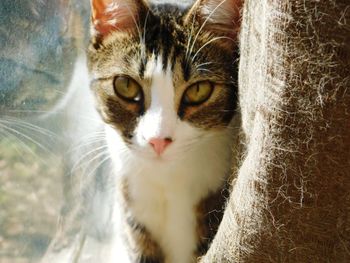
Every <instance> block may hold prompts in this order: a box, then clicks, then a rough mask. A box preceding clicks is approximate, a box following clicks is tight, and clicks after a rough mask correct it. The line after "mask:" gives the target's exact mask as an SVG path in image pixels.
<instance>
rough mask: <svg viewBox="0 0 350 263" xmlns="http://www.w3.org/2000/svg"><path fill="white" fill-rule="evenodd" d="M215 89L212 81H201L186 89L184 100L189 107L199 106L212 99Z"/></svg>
mask: <svg viewBox="0 0 350 263" xmlns="http://www.w3.org/2000/svg"><path fill="white" fill-rule="evenodd" d="M213 89H214V84H213V83H211V82H210V81H199V82H197V83H195V84H193V85H191V86H190V87H188V88H187V89H186V91H185V93H184V96H183V99H182V100H183V102H184V103H185V104H188V105H199V104H201V103H203V102H205V101H207V100H208V99H209V98H210V96H211V93H212V92H213Z"/></svg>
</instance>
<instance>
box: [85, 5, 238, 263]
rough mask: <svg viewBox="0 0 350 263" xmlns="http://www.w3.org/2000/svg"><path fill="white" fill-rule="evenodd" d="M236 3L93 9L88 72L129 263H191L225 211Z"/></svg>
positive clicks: (234, 93) (234, 83) (234, 102)
mask: <svg viewBox="0 0 350 263" xmlns="http://www.w3.org/2000/svg"><path fill="white" fill-rule="evenodd" d="M241 4H242V2H241V1H240V0H226V1H225V0H197V1H196V2H195V3H194V4H193V6H192V7H190V8H182V7H181V6H177V5H174V4H169V3H165V4H164V3H163V4H162V3H158V4H151V3H146V2H144V1H143V0H133V1H132V0H124V1H123V0H114V1H113V0H92V5H91V6H92V30H91V44H90V46H89V49H88V68H89V74H90V80H91V82H90V83H91V84H90V86H91V89H92V91H93V93H94V95H95V100H96V108H97V110H98V112H99V113H100V115H101V117H102V119H103V120H104V122H105V131H106V140H107V144H108V147H109V152H110V156H111V159H112V161H113V172H114V174H115V175H116V179H115V184H116V185H118V186H119V188H120V196H121V197H120V201H119V203H118V204H117V205H120V206H121V207H122V211H123V212H122V219H121V220H122V223H123V224H124V225H123V227H122V228H121V231H122V233H121V235H122V237H123V240H124V243H125V245H126V247H127V250H128V255H129V259H130V261H131V262H157V263H158V262H159V263H161V262H165V263H190V262H195V260H196V259H197V258H198V257H200V256H202V255H203V254H204V253H205V252H206V250H207V249H208V246H209V244H210V242H211V240H212V239H213V237H214V235H215V232H216V230H217V227H218V225H219V223H220V220H221V216H222V210H223V208H224V205H225V195H224V192H225V189H227V184H226V182H227V180H228V177H229V175H230V165H231V145H232V138H233V136H232V134H233V131H232V126H233V122H234V119H235V118H234V117H235V115H236V113H237V110H236V107H237V93H238V91H237V74H238V73H237V58H238V50H237V35H238V30H239V23H240V7H241Z"/></svg>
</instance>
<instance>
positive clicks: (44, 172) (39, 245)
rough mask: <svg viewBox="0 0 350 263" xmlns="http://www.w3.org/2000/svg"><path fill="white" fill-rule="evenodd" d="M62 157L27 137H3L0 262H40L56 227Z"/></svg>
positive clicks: (0, 147)
mask: <svg viewBox="0 0 350 263" xmlns="http://www.w3.org/2000/svg"><path fill="white" fill-rule="evenodd" d="M61 180H62V169H61V158H60V157H58V156H55V155H54V154H53V153H50V152H48V151H47V150H46V151H45V150H44V149H41V148H40V147H39V146H38V145H35V144H34V143H33V142H30V141H28V140H26V139H25V138H20V139H18V138H15V137H10V136H7V137H2V138H0V262H1V263H22V262H23V263H25V262H38V260H39V258H40V256H41V255H42V254H43V253H44V252H45V249H46V247H47V246H48V244H49V242H50V240H51V238H52V237H53V235H54V232H55V230H56V226H57V221H58V218H59V217H58V215H59V210H60V207H61V203H60V202H58V200H62V186H61Z"/></svg>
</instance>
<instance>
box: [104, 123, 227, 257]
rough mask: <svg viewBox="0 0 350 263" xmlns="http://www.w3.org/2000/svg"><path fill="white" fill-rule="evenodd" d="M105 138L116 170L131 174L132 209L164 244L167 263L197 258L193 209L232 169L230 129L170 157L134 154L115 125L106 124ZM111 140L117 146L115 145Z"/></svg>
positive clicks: (129, 184)
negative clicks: (194, 255)
mask: <svg viewBox="0 0 350 263" xmlns="http://www.w3.org/2000/svg"><path fill="white" fill-rule="evenodd" d="M107 138H108V140H109V146H110V150H111V154H112V159H113V160H114V165H115V167H116V170H117V173H118V175H119V176H123V177H125V178H126V179H127V182H128V191H129V192H128V194H129V197H130V199H131V206H130V207H129V209H130V211H131V213H132V214H133V216H134V217H135V219H136V220H137V221H138V222H139V223H141V224H143V225H144V226H146V228H147V230H148V231H149V232H150V233H151V234H152V236H153V237H154V239H155V241H156V242H157V243H158V244H159V245H160V246H161V248H162V250H163V251H164V253H165V255H166V258H167V262H166V263H190V262H194V259H193V253H194V251H195V250H196V243H197V236H196V220H197V219H196V215H195V210H194V209H195V207H196V205H198V203H199V202H200V201H201V200H202V199H203V198H204V197H206V196H207V195H208V193H209V192H215V191H216V190H217V189H218V188H219V187H220V186H221V185H222V184H223V183H224V180H225V177H226V176H227V175H228V174H229V169H230V156H231V149H230V147H228V145H230V140H231V138H230V136H228V133H227V131H225V132H217V134H211V135H210V136H208V137H207V138H205V137H204V138H201V140H200V141H199V142H198V143H196V144H195V145H194V146H193V147H192V148H191V149H188V150H187V151H186V152H183V153H182V154H181V156H178V157H177V158H176V159H173V160H170V161H169V160H161V159H150V158H144V157H142V156H137V155H135V154H133V153H132V152H131V150H129V149H128V148H127V147H126V146H125V145H124V143H123V141H122V139H121V138H120V137H119V136H118V135H117V133H116V132H115V131H114V130H113V129H111V128H107ZM112 141H113V143H114V145H115V146H116V147H111V145H112V144H111V142H112ZM169 151H170V149H169Z"/></svg>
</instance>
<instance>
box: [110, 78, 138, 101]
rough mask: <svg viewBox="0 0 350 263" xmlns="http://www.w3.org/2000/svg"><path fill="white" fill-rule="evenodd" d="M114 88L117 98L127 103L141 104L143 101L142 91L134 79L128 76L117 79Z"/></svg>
mask: <svg viewBox="0 0 350 263" xmlns="http://www.w3.org/2000/svg"><path fill="white" fill-rule="evenodd" d="M113 86H114V92H115V93H116V94H117V96H118V97H120V98H122V99H124V100H126V101H129V102H139V101H141V99H142V89H141V87H140V85H139V84H138V83H137V82H136V81H135V80H133V79H132V78H129V77H126V76H118V77H115V79H114V83H113Z"/></svg>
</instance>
